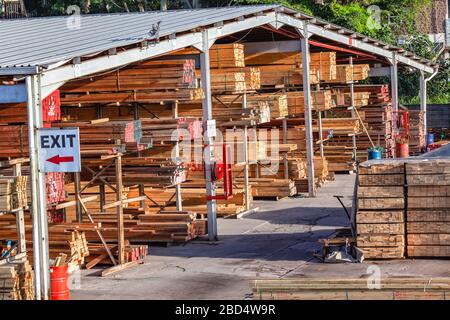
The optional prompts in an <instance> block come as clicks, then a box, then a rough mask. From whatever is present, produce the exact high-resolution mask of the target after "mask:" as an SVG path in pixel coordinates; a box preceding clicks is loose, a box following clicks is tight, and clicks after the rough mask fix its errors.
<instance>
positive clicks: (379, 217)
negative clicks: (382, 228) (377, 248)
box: [356, 210, 405, 223]
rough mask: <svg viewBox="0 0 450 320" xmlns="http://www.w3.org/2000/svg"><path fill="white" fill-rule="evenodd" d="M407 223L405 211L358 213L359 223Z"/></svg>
mask: <svg viewBox="0 0 450 320" xmlns="http://www.w3.org/2000/svg"><path fill="white" fill-rule="evenodd" d="M404 221H405V218H404V211H403V210H396V211H358V213H357V214H356V222H357V223H402V222H404Z"/></svg>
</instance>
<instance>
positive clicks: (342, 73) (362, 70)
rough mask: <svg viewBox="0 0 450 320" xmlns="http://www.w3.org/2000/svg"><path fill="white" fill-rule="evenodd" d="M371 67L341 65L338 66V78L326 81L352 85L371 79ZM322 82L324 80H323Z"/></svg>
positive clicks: (364, 65) (365, 65) (366, 65)
mask: <svg viewBox="0 0 450 320" xmlns="http://www.w3.org/2000/svg"><path fill="white" fill-rule="evenodd" d="M369 70H370V67H369V65H368V64H354V65H353V66H352V65H349V64H341V65H337V66H336V77H335V78H334V79H330V80H324V81H325V82H329V83H351V82H353V81H361V80H365V79H367V78H368V77H369ZM321 80H322V79H321Z"/></svg>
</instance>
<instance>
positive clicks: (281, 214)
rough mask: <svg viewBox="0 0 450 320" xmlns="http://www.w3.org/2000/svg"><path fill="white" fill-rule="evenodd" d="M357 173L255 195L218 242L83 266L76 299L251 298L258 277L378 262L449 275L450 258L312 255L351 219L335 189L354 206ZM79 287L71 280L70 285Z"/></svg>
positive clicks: (360, 270)
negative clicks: (299, 190) (305, 193)
mask: <svg viewBox="0 0 450 320" xmlns="http://www.w3.org/2000/svg"><path fill="white" fill-rule="evenodd" d="M354 177H355V176H354V175H337V176H336V180H335V181H333V182H329V183H327V184H326V185H324V186H323V187H322V188H320V189H319V191H318V196H317V198H315V199H307V198H289V199H283V200H280V201H277V202H275V201H256V202H255V205H256V206H257V207H259V211H258V212H257V213H254V214H252V215H249V216H247V217H245V218H243V219H238V220H232V219H219V223H218V230H219V235H220V241H219V242H217V243H215V244H208V243H206V242H204V241H200V242H196V241H192V242H190V243H188V244H186V245H180V246H172V247H150V250H149V251H150V252H149V256H148V257H147V259H146V263H145V264H143V265H140V266H137V267H134V268H132V269H129V270H126V271H124V272H121V273H118V274H116V275H114V276H110V277H107V278H101V277H99V276H98V272H99V270H82V271H81V280H80V282H79V283H78V288H77V289H73V290H72V291H71V297H72V298H73V299H89V300H91V299H246V298H251V286H250V281H251V280H252V279H257V278H279V277H303V276H311V277H318V276H323V277H326V276H330V277H331V276H338V277H359V276H361V275H363V274H365V273H366V271H367V267H368V266H369V265H373V264H376V265H378V266H379V267H380V268H381V272H382V273H383V274H386V275H395V276H399V275H404V276H407V275H427V276H428V275H429V276H434V277H436V276H450V261H449V260H435V261H430V260H402V261H384V262H377V263H362V264H323V263H320V262H319V261H318V260H317V259H315V258H314V257H313V253H314V251H316V250H319V249H320V244H319V243H318V239H321V238H326V237H327V236H329V235H331V234H332V233H333V232H334V230H335V228H339V227H343V226H348V219H347V217H346V215H345V212H344V210H343V209H342V207H341V206H340V204H339V203H338V201H337V200H336V199H335V198H334V197H333V195H335V194H336V195H344V196H346V198H345V200H344V203H345V204H346V205H347V206H350V205H351V199H350V196H351V195H352V193H353V183H354ZM72 287H73V286H72Z"/></svg>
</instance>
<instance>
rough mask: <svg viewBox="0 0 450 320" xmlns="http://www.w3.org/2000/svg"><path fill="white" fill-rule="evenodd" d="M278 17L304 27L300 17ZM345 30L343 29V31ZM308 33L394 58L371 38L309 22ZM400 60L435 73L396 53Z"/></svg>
mask: <svg viewBox="0 0 450 320" xmlns="http://www.w3.org/2000/svg"><path fill="white" fill-rule="evenodd" d="M277 19H278V21H279V22H281V23H284V24H286V25H290V26H292V27H294V28H299V29H303V22H302V21H301V20H299V19H296V18H294V17H292V16H289V15H287V14H284V13H278V15H277ZM341 30H342V29H341ZM341 32H343V31H341ZM308 33H310V34H313V35H317V36H319V37H323V38H326V39H330V40H333V41H336V42H339V43H342V44H344V45H346V46H350V47H353V48H358V49H361V50H363V51H366V52H370V53H372V54H376V55H379V56H382V57H385V58H387V59H393V56H394V55H393V52H392V51H391V50H387V49H384V48H381V47H379V46H377V45H374V44H371V43H370V42H371V39H367V40H368V41H367V42H366V41H364V40H363V41H361V40H359V39H357V38H354V37H352V35H346V34H344V33H345V32H343V33H340V32H339V31H333V30H332V28H324V27H322V26H318V25H315V24H308ZM395 56H396V59H397V61H398V62H400V63H403V64H407V65H409V66H411V67H413V68H416V69H418V70H422V71H424V72H428V73H433V72H434V69H433V68H432V67H430V66H428V65H426V64H423V63H420V62H418V61H415V60H413V59H409V58H406V57H404V56H402V55H395Z"/></svg>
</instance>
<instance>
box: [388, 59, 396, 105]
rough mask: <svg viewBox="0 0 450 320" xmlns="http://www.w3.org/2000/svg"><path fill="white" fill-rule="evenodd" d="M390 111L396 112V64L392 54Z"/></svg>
mask: <svg viewBox="0 0 450 320" xmlns="http://www.w3.org/2000/svg"><path fill="white" fill-rule="evenodd" d="M390 69H391V94H392V109H393V110H394V111H398V62H397V59H396V56H395V54H394V56H393V58H392V64H391V67H390Z"/></svg>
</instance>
